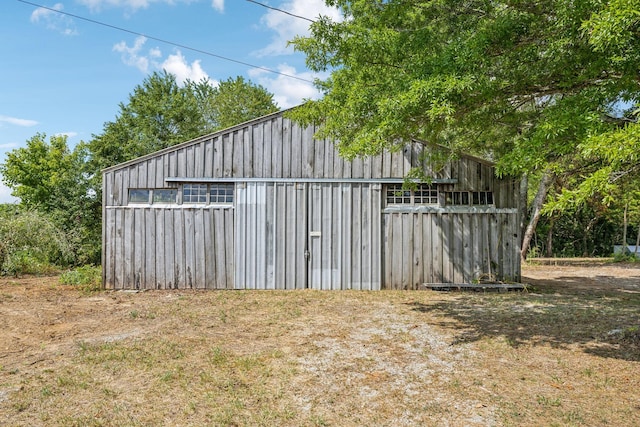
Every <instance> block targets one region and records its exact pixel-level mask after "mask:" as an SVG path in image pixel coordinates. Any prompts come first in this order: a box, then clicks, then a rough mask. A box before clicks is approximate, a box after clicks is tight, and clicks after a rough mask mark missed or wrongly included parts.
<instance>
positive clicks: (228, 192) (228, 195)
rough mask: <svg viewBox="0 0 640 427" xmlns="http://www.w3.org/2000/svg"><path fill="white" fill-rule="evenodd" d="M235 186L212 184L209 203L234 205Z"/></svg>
mask: <svg viewBox="0 0 640 427" xmlns="http://www.w3.org/2000/svg"><path fill="white" fill-rule="evenodd" d="M233 188H234V184H211V186H210V187H209V203H233Z"/></svg>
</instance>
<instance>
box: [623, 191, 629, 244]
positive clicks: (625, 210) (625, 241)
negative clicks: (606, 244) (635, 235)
mask: <svg viewBox="0 0 640 427" xmlns="http://www.w3.org/2000/svg"><path fill="white" fill-rule="evenodd" d="M628 208H629V202H626V203H625V204H624V214H623V216H622V227H623V229H622V255H623V256H626V255H627V252H628V251H629V250H628V249H627V225H628V223H627V209H628Z"/></svg>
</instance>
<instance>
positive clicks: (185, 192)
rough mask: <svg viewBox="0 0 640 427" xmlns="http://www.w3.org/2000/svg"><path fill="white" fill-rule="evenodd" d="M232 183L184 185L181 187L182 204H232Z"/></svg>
mask: <svg viewBox="0 0 640 427" xmlns="http://www.w3.org/2000/svg"><path fill="white" fill-rule="evenodd" d="M234 187H235V185H234V184H232V183H213V184H184V185H183V186H182V203H209V204H229V203H233V191H234Z"/></svg>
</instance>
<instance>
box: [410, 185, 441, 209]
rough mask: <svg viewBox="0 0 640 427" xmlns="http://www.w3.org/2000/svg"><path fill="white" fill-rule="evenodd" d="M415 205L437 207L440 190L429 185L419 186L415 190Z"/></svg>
mask: <svg viewBox="0 0 640 427" xmlns="http://www.w3.org/2000/svg"><path fill="white" fill-rule="evenodd" d="M415 203H416V204H423V205H435V204H437V203H438V190H437V189H436V187H433V186H431V185H428V184H419V185H418V188H417V189H416V190H415Z"/></svg>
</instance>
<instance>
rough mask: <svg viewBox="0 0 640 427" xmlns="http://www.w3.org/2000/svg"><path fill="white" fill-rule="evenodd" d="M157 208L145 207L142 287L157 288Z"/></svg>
mask: <svg viewBox="0 0 640 427" xmlns="http://www.w3.org/2000/svg"><path fill="white" fill-rule="evenodd" d="M154 211H155V209H148V208H147V209H144V211H143V218H144V225H145V230H144V239H143V242H144V246H145V254H144V262H143V265H142V266H143V272H142V281H141V283H142V288H144V289H155V288H156V253H157V250H156V247H157V244H156V217H155V213H154Z"/></svg>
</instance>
